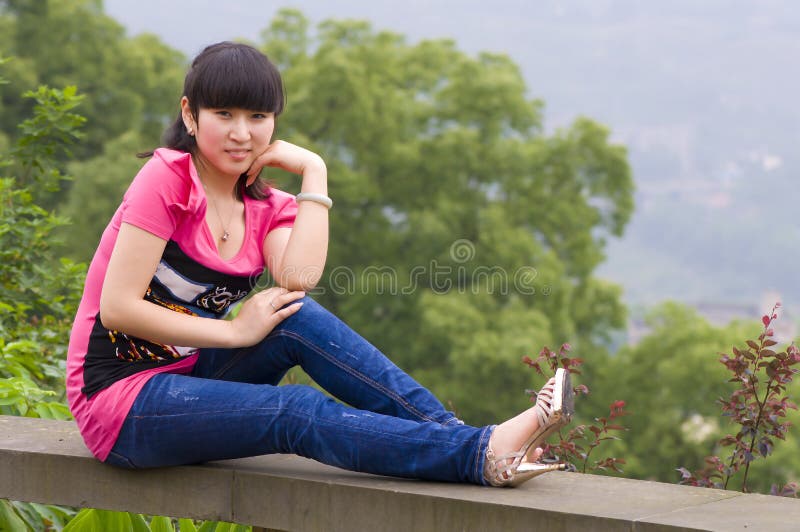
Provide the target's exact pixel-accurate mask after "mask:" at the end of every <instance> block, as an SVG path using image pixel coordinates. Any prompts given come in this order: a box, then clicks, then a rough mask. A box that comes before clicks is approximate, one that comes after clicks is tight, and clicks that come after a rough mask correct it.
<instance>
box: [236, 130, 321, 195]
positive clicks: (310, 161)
mask: <svg viewBox="0 0 800 532" xmlns="http://www.w3.org/2000/svg"><path fill="white" fill-rule="evenodd" d="M265 166H271V167H273V168H280V169H282V170H286V171H287V172H291V173H293V174H297V175H302V176H305V174H306V172H307V171H308V170H315V171H325V172H326V171H327V169H326V167H325V161H323V160H322V157H320V156H319V155H317V154H316V153H314V152H313V151H310V150H307V149H305V148H301V147H300V146H297V145H296V144H292V143H290V142H286V141H283V140H276V141H274V142H273V143H272V144H270V145H269V147H268V148H267V149H266V151H265V152H264V153H262V154H261V155H259V156H258V157H256V160H255V161H253V164H252V165H251V166H250V169H249V170H248V171H247V185H248V186H250V185H251V184H252V183H253V182H254V181H255V180H256V177H258V174H259V172H261V169H262V168H264V167H265Z"/></svg>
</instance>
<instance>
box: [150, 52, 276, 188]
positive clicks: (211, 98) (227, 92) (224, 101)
mask: <svg viewBox="0 0 800 532" xmlns="http://www.w3.org/2000/svg"><path fill="white" fill-rule="evenodd" d="M183 96H186V98H187V99H188V100H189V109H190V111H191V113H192V116H193V117H194V119H195V121H197V116H198V113H199V111H200V108H214V109H219V108H225V107H237V108H240V109H247V110H251V111H264V112H269V113H275V116H276V117H277V116H278V115H279V114H280V113H281V111H283V107H284V105H285V102H286V99H285V96H284V90H283V81H282V80H281V75H280V73H279V72H278V69H277V68H276V67H275V65H273V64H272V62H271V61H270V60H269V59H268V58H267V56H266V55H264V54H262V53H261V52H259V51H258V50H256V49H255V48H253V47H252V46H249V45H247V44H240V43H234V42H227V41H226V42H220V43H216V44H212V45H210V46H207V47H206V48H205V49H203V51H202V52H200V54H198V56H197V57H195V58H194V61H192V66H191V67H190V68H189V71H188V72H187V73H186V78H185V79H184V82H183ZM162 143H163V145H164V146H166V147H167V148H171V149H174V150H181V151H185V152H189V153H191V154H192V155H194V154H195V153H196V151H197V142H196V141H195V138H194V137H193V136H192V135H189V133H188V131H186V126H185V125H184V123H183V117H182V115H181V113H180V112H178V118H177V119H176V120H175V122H173V123H172V125H171V126H169V127H168V128H167V129H166V131H164V135H163V137H162ZM152 155H153V152H147V153H142V154H140V157H150V156H152ZM246 185H247V175H246V174H242V175H241V176H240V177H239V181H238V183H237V185H236V196H237V197H238V198H239V199H242V195H243V194H247V195H248V196H250V197H251V198H255V199H263V198H265V197H267V196H269V185H268V184H267V183H266V182H265V181H264V180H262V179H261V177H258V178H256V180H255V181H254V182H253V184H252V185H250V186H249V187H248V186H246Z"/></svg>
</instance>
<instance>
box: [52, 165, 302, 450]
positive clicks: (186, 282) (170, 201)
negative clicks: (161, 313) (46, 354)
mask: <svg viewBox="0 0 800 532" xmlns="http://www.w3.org/2000/svg"><path fill="white" fill-rule="evenodd" d="M206 208H207V204H206V196H205V191H204V190H203V185H202V183H201V182H200V179H199V177H198V175H197V171H196V169H195V167H194V164H193V163H192V159H191V156H190V155H189V154H188V153H184V152H180V151H175V150H168V149H159V150H156V152H155V154H154V155H153V157H152V159H150V160H149V161H148V162H147V163H146V164H145V165H144V167H143V168H142V169H141V171H140V172H139V173H138V174H137V175H136V178H135V179H134V180H133V183H131V186H130V187H129V188H128V191H127V192H126V193H125V196H124V198H123V200H122V204H121V205H120V206H119V208H118V209H117V212H116V213H115V214H114V217H113V218H112V219H111V222H110V223H109V224H108V226H107V227H106V229H105V231H104V232H103V236H102V238H101V239H100V245H99V246H98V248H97V251H96V252H95V255H94V258H93V259H92V263H91V265H90V266H89V271H88V273H87V275H86V285H85V287H84V292H83V298H82V299H81V303H80V306H79V307H78V312H77V315H76V316H75V322H74V323H73V326H72V334H71V335H70V342H69V351H68V357H67V399H68V401H69V406H70V409H71V410H72V414H73V415H74V416H75V420H76V421H77V422H78V428H79V429H80V432H81V434H82V435H83V439H84V441H85V442H86V445H87V447H88V448H89V450H90V451H91V452H92V453H93V454H94V455H95V456H96V457H97V458H99V459H100V460H105V459H106V457H107V456H108V453H109V452H110V451H111V449H112V448H113V447H114V443H115V442H116V439H117V436H118V435H119V431H120V429H121V428H122V424H123V423H124V421H125V417H126V416H127V414H128V411H129V410H130V408H131V406H132V405H133V402H134V400H135V399H136V396H137V394H138V393H139V391H140V390H141V389H142V387H143V386H144V385H145V383H146V382H147V380H148V379H149V378H150V377H152V376H153V375H155V374H156V373H161V372H171V373H189V372H190V371H191V370H192V367H193V366H194V364H195V362H196V360H197V349H194V348H191V347H181V346H170V345H162V344H156V343H152V342H149V341H146V340H143V339H141V338H136V337H132V336H128V335H126V334H124V333H121V332H119V331H111V330H108V329H106V328H104V327H103V325H102V324H101V323H100V319H99V310H100V291H101V289H102V286H103V280H104V279H105V274H106V268H107V267H108V261H109V258H110V256H111V251H112V250H113V249H114V244H115V243H116V240H117V235H118V234H119V229H120V226H121V224H122V223H123V222H125V223H128V224H131V225H135V226H136V227H139V228H141V229H144V230H145V231H148V232H150V233H152V234H154V235H156V236H158V237H159V238H163V239H164V240H166V241H167V245H166V248H165V250H164V254H163V255H162V259H161V262H160V263H159V265H158V267H157V268H156V273H155V275H154V276H153V279H152V281H151V282H150V286H149V287H148V290H147V293H146V294H145V299H147V300H148V301H151V302H152V303H154V304H157V305H161V306H163V307H166V308H169V309H171V310H174V311H176V312H185V313H190V314H194V315H197V316H204V317H210V318H222V317H224V316H225V314H226V313H227V312H228V310H230V306H231V305H232V304H233V303H235V302H236V301H238V300H240V299H242V298H243V297H244V296H245V295H247V293H248V292H249V291H250V290H251V289H252V288H253V285H254V282H255V280H256V279H257V278H258V276H259V275H260V274H261V272H262V271H263V269H264V265H265V261H264V256H263V251H262V250H263V243H264V239H265V238H266V236H267V233H269V232H270V231H271V230H273V229H275V228H278V227H291V226H292V224H293V223H294V218H295V216H296V214H297V203H296V202H295V200H294V197H293V196H292V195H291V194H287V193H285V192H281V191H279V190H275V189H271V190H270V195H269V197H267V198H266V199H263V200H254V199H252V198H249V197H246V196H245V198H244V213H245V239H244V243H243V244H242V248H241V249H240V250H239V252H238V253H237V254H236V256H235V257H233V258H231V259H230V260H224V259H222V258H221V257H220V256H219V254H218V252H217V247H216V241H215V238H214V237H213V236H212V235H211V232H210V231H209V229H208V225H207V224H206V222H205V215H206Z"/></svg>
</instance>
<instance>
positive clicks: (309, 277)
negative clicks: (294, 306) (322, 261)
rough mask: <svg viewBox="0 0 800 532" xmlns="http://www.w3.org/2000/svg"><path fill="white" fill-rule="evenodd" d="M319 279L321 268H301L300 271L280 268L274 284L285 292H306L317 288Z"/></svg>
mask: <svg viewBox="0 0 800 532" xmlns="http://www.w3.org/2000/svg"><path fill="white" fill-rule="evenodd" d="M321 277H322V269H321V268H303V269H302V270H295V269H293V268H282V269H281V270H280V273H279V274H278V275H277V276H276V277H275V282H276V283H277V284H278V285H279V286H282V287H284V288H286V289H287V290H292V291H306V292H308V291H309V290H312V289H313V288H315V287H316V286H317V284H318V283H319V280H320V278H321Z"/></svg>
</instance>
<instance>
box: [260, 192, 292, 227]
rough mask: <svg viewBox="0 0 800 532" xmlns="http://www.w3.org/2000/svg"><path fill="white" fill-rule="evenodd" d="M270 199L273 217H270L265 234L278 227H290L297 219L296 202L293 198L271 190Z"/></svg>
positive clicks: (284, 193)
mask: <svg viewBox="0 0 800 532" xmlns="http://www.w3.org/2000/svg"><path fill="white" fill-rule="evenodd" d="M270 199H271V200H272V201H273V209H274V212H275V215H274V216H273V217H272V221H271V222H270V224H269V228H268V230H267V233H269V232H270V231H272V230H273V229H278V228H279V227H292V226H293V225H294V220H295V218H296V217H297V201H296V200H295V199H294V196H292V195H291V194H288V193H286V192H283V191H281V190H276V189H272V190H271V194H270Z"/></svg>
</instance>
